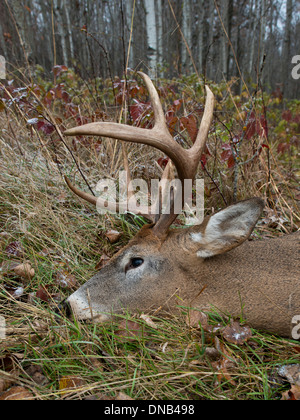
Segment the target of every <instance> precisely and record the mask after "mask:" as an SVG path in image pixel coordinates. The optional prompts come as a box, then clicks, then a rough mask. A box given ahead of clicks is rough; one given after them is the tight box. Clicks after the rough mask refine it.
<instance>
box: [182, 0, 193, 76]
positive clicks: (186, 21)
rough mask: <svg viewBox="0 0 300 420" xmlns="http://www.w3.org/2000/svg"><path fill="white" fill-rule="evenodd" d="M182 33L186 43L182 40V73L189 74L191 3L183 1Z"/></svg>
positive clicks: (186, 0)
mask: <svg viewBox="0 0 300 420" xmlns="http://www.w3.org/2000/svg"><path fill="white" fill-rule="evenodd" d="M182 33H183V36H184V38H185V41H184V40H183V39H182V40H181V62H182V71H183V73H185V74H187V73H190V70H191V59H190V57H189V52H188V49H187V46H186V45H188V46H189V48H190V49H191V48H192V25H191V1H190V0H182Z"/></svg>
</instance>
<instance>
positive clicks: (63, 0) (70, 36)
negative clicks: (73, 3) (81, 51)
mask: <svg viewBox="0 0 300 420" xmlns="http://www.w3.org/2000/svg"><path fill="white" fill-rule="evenodd" d="M62 4H63V8H64V11H65V15H66V21H67V35H68V40H69V47H70V55H71V60H73V59H74V44H73V36H72V26H71V19H70V9H69V6H68V5H67V3H66V0H62Z"/></svg>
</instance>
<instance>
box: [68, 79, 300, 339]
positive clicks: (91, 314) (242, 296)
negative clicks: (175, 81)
mask: <svg viewBox="0 0 300 420" xmlns="http://www.w3.org/2000/svg"><path fill="white" fill-rule="evenodd" d="M140 75H141V76H142V78H143V79H144V82H145V84H146V86H147V89H148V91H149V95H150V99H151V103H152V107H153V110H154V119H155V124H154V127H153V128H152V129H143V128H138V127H132V126H127V125H122V124H117V123H111V122H99V123H91V124H86V125H83V126H81V127H78V128H72V129H70V130H67V131H66V132H65V134H66V135H68V136H79V135H80V136H82V135H91V136H102V137H109V138H114V139H120V140H123V141H125V142H135V143H141V144H146V145H150V146H153V147H155V148H156V149H158V150H160V151H162V152H163V153H165V154H166V155H167V156H168V157H169V158H170V159H171V160H172V162H173V163H174V165H175V167H176V170H177V173H178V178H179V179H180V180H181V181H182V182H183V181H184V180H185V179H194V178H195V176H196V171H197V167H198V164H199V161H200V159H201V155H202V153H203V149H204V147H205V144H206V140H207V137H208V133H209V128H210V125H211V122H212V119H213V110H214V95H213V93H212V92H211V90H210V89H209V88H208V87H206V93H207V97H206V103H205V110H204V114H203V118H202V121H201V125H200V129H199V132H198V135H197V139H196V141H195V143H194V145H193V146H192V147H191V148H190V149H184V148H183V147H182V146H180V145H179V144H178V143H177V142H176V141H175V140H174V139H173V137H172V136H171V134H170V132H169V130H168V127H167V124H166V122H165V119H164V112H163V109H162V105H161V102H160V99H159V96H158V93H157V91H156V89H155V87H154V85H153V83H152V81H151V80H150V78H149V77H148V76H147V75H145V74H143V73H140ZM67 183H68V185H69V187H70V188H71V190H72V191H73V192H74V193H75V194H77V195H78V196H79V197H81V198H83V199H85V200H87V201H88V202H90V203H92V204H94V205H96V203H97V198H96V197H94V196H92V195H89V194H87V193H85V192H81V191H80V190H78V189H77V188H76V187H74V186H73V185H72V184H71V182H70V181H69V180H67ZM263 207H264V203H263V200H262V199H260V198H252V199H249V200H245V201H242V202H239V203H237V204H234V205H231V206H230V207H227V208H225V209H224V210H222V211H220V212H218V213H216V214H213V215H212V216H210V217H207V218H206V219H204V221H203V223H202V224H201V225H197V226H193V227H188V228H179V229H170V226H171V224H172V223H173V222H174V221H175V219H176V218H177V216H178V214H175V212H174V211H170V214H159V215H158V216H157V215H156V216H155V215H152V214H148V215H145V217H147V218H148V219H149V220H150V221H151V222H152V223H151V225H147V226H145V227H143V228H142V229H141V231H140V232H139V233H138V234H137V235H136V236H135V237H134V238H133V239H132V240H131V241H130V243H129V244H128V245H127V246H126V247H125V248H123V249H122V250H121V251H119V252H118V253H117V254H116V255H115V256H114V257H113V258H112V259H111V261H110V262H109V264H108V265H107V266H105V267H104V268H102V269H101V270H100V272H98V273H97V274H96V275H95V276H94V277H93V278H91V279H90V280H88V281H87V282H86V283H85V284H84V285H83V286H82V287H80V288H79V289H78V290H77V291H76V292H75V293H73V294H72V295H71V296H70V297H69V298H68V299H67V304H68V305H70V306H71V308H72V311H73V313H74V315H75V316H76V317H78V318H79V319H82V320H87V319H92V320H94V321H96V322H103V321H105V320H108V319H109V318H110V317H111V316H112V315H113V314H116V313H119V312H121V311H122V310H124V309H125V310H126V309H129V310H131V311H135V310H139V311H147V310H148V309H149V308H151V307H152V308H160V307H165V308H169V309H170V308H172V307H176V305H177V304H178V303H179V304H180V305H186V306H188V307H193V308H199V309H201V310H204V311H209V310H210V309H211V308H216V309H217V310H218V311H219V312H220V313H225V314H229V315H230V316H232V317H241V316H243V318H244V319H247V322H248V323H249V324H250V325H251V326H252V327H253V328H256V329H263V330H268V331H270V332H273V333H277V334H279V335H282V336H292V330H293V327H294V328H295V325H294V324H293V322H295V319H296V320H298V321H299V322H300V275H299V273H300V271H299V268H300V264H299V242H300V235H299V232H297V233H295V234H290V235H285V236H283V237H281V238H278V239H272V240H260V241H248V240H247V239H248V238H249V236H250V235H251V233H252V231H253V229H254V227H255V225H256V223H257V221H258V219H259V217H260V215H261V213H262V211H263ZM240 245H241V246H240ZM228 251H230V252H228Z"/></svg>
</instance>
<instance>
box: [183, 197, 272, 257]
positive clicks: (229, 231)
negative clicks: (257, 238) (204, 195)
mask: <svg viewBox="0 0 300 420" xmlns="http://www.w3.org/2000/svg"><path fill="white" fill-rule="evenodd" d="M263 208H264V202H263V200H261V199H260V198H252V199H250V200H246V201H241V202H239V203H237V204H234V205H232V206H230V207H227V208H226V209H224V210H222V211H220V212H219V213H216V214H214V215H213V216H211V217H210V219H209V221H208V223H207V225H206V227H205V229H204V230H203V231H202V233H196V232H195V233H191V239H192V241H193V242H194V243H197V255H198V256H199V257H202V258H207V257H212V256H214V255H218V254H222V253H224V252H226V251H229V250H231V249H233V248H235V247H237V246H239V245H241V244H242V243H243V242H244V241H245V240H246V239H248V238H249V236H250V235H251V232H252V230H253V229H254V227H255V225H256V223H257V221H258V219H259V217H260V215H261V213H262V210H263Z"/></svg>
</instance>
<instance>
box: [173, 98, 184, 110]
mask: <svg viewBox="0 0 300 420" xmlns="http://www.w3.org/2000/svg"><path fill="white" fill-rule="evenodd" d="M181 103H182V101H180V100H179V99H176V100H175V101H174V102H173V109H174V111H179V109H180V107H181Z"/></svg>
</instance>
